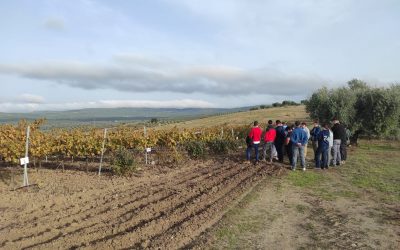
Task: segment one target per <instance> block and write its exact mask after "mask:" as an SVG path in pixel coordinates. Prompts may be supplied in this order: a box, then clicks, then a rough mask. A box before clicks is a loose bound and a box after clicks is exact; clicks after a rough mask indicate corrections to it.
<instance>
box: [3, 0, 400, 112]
mask: <svg viewBox="0 0 400 250" xmlns="http://www.w3.org/2000/svg"><path fill="white" fill-rule="evenodd" d="M0 16H1V18H0V41H1V42H0V83H1V87H2V88H1V91H0V112H28V111H35V110H65V109H79V108H93V107H179V108H183V107H238V106H249V105H257V104H269V103H272V102H275V101H282V100H285V99H286V100H296V101H299V100H301V99H304V98H307V97H308V96H309V95H310V94H311V93H312V91H313V90H316V89H317V88H319V87H321V86H328V87H333V86H342V85H344V84H345V83H346V82H347V81H348V80H350V79H352V78H359V79H362V80H365V81H367V82H369V83H370V84H372V85H376V86H385V85H388V84H390V83H394V82H397V83H398V82H399V81H400V70H399V66H400V64H399V60H400V1H399V0H326V1H325V0H302V1H298V0H287V1H286V0H285V1H283V0H279V1H278V0H276V1H270V0H140V1H139V0H131V1H127V0H112V1H111V0H110V1H106V0H74V1H65V0H63V1H61V0H38V1H32V0H25V1H24V0H13V1H1V2H0Z"/></svg>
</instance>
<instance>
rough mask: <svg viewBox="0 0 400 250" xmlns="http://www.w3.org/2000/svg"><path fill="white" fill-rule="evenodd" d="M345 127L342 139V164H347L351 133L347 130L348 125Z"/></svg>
mask: <svg viewBox="0 0 400 250" xmlns="http://www.w3.org/2000/svg"><path fill="white" fill-rule="evenodd" d="M343 127H344V137H343V138H342V143H341V144H340V157H341V158H342V159H341V160H342V161H341V164H342V165H343V164H345V163H346V160H347V145H348V142H349V141H350V136H351V132H350V130H349V129H348V128H347V125H345V124H343Z"/></svg>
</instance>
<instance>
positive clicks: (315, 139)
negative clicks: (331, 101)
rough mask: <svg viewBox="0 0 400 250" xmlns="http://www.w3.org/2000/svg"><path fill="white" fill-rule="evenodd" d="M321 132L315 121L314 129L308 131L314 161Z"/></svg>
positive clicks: (317, 122)
mask: <svg viewBox="0 0 400 250" xmlns="http://www.w3.org/2000/svg"><path fill="white" fill-rule="evenodd" d="M320 132H321V127H320V126H319V121H318V120H315V121H314V127H313V128H312V129H311V131H310V135H311V138H310V139H311V143H312V147H313V150H314V161H315V160H316V158H317V149H318V135H319V133H320Z"/></svg>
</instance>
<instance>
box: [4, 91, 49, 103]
mask: <svg viewBox="0 0 400 250" xmlns="http://www.w3.org/2000/svg"><path fill="white" fill-rule="evenodd" d="M44 101H45V100H44V97H42V96H38V95H32V94H26V93H25V94H21V95H19V96H15V97H11V98H10V97H2V98H0V105H3V104H7V105H10V106H12V105H16V104H18V105H19V104H22V105H36V104H41V103H44Z"/></svg>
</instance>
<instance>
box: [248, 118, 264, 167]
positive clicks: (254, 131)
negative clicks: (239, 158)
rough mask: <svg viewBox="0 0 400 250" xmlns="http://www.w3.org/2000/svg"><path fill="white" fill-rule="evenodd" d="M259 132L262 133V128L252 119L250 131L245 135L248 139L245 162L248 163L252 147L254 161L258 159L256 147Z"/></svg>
mask: <svg viewBox="0 0 400 250" xmlns="http://www.w3.org/2000/svg"><path fill="white" fill-rule="evenodd" d="M261 134H262V130H261V128H260V127H259V126H258V121H254V126H253V127H252V128H251V130H250V133H249V135H248V136H247V138H248V139H249V140H250V141H249V143H248V145H247V150H246V158H247V162H246V163H250V158H251V151H252V149H254V151H255V154H256V163H258V161H259V153H258V148H259V146H260V142H261Z"/></svg>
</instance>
